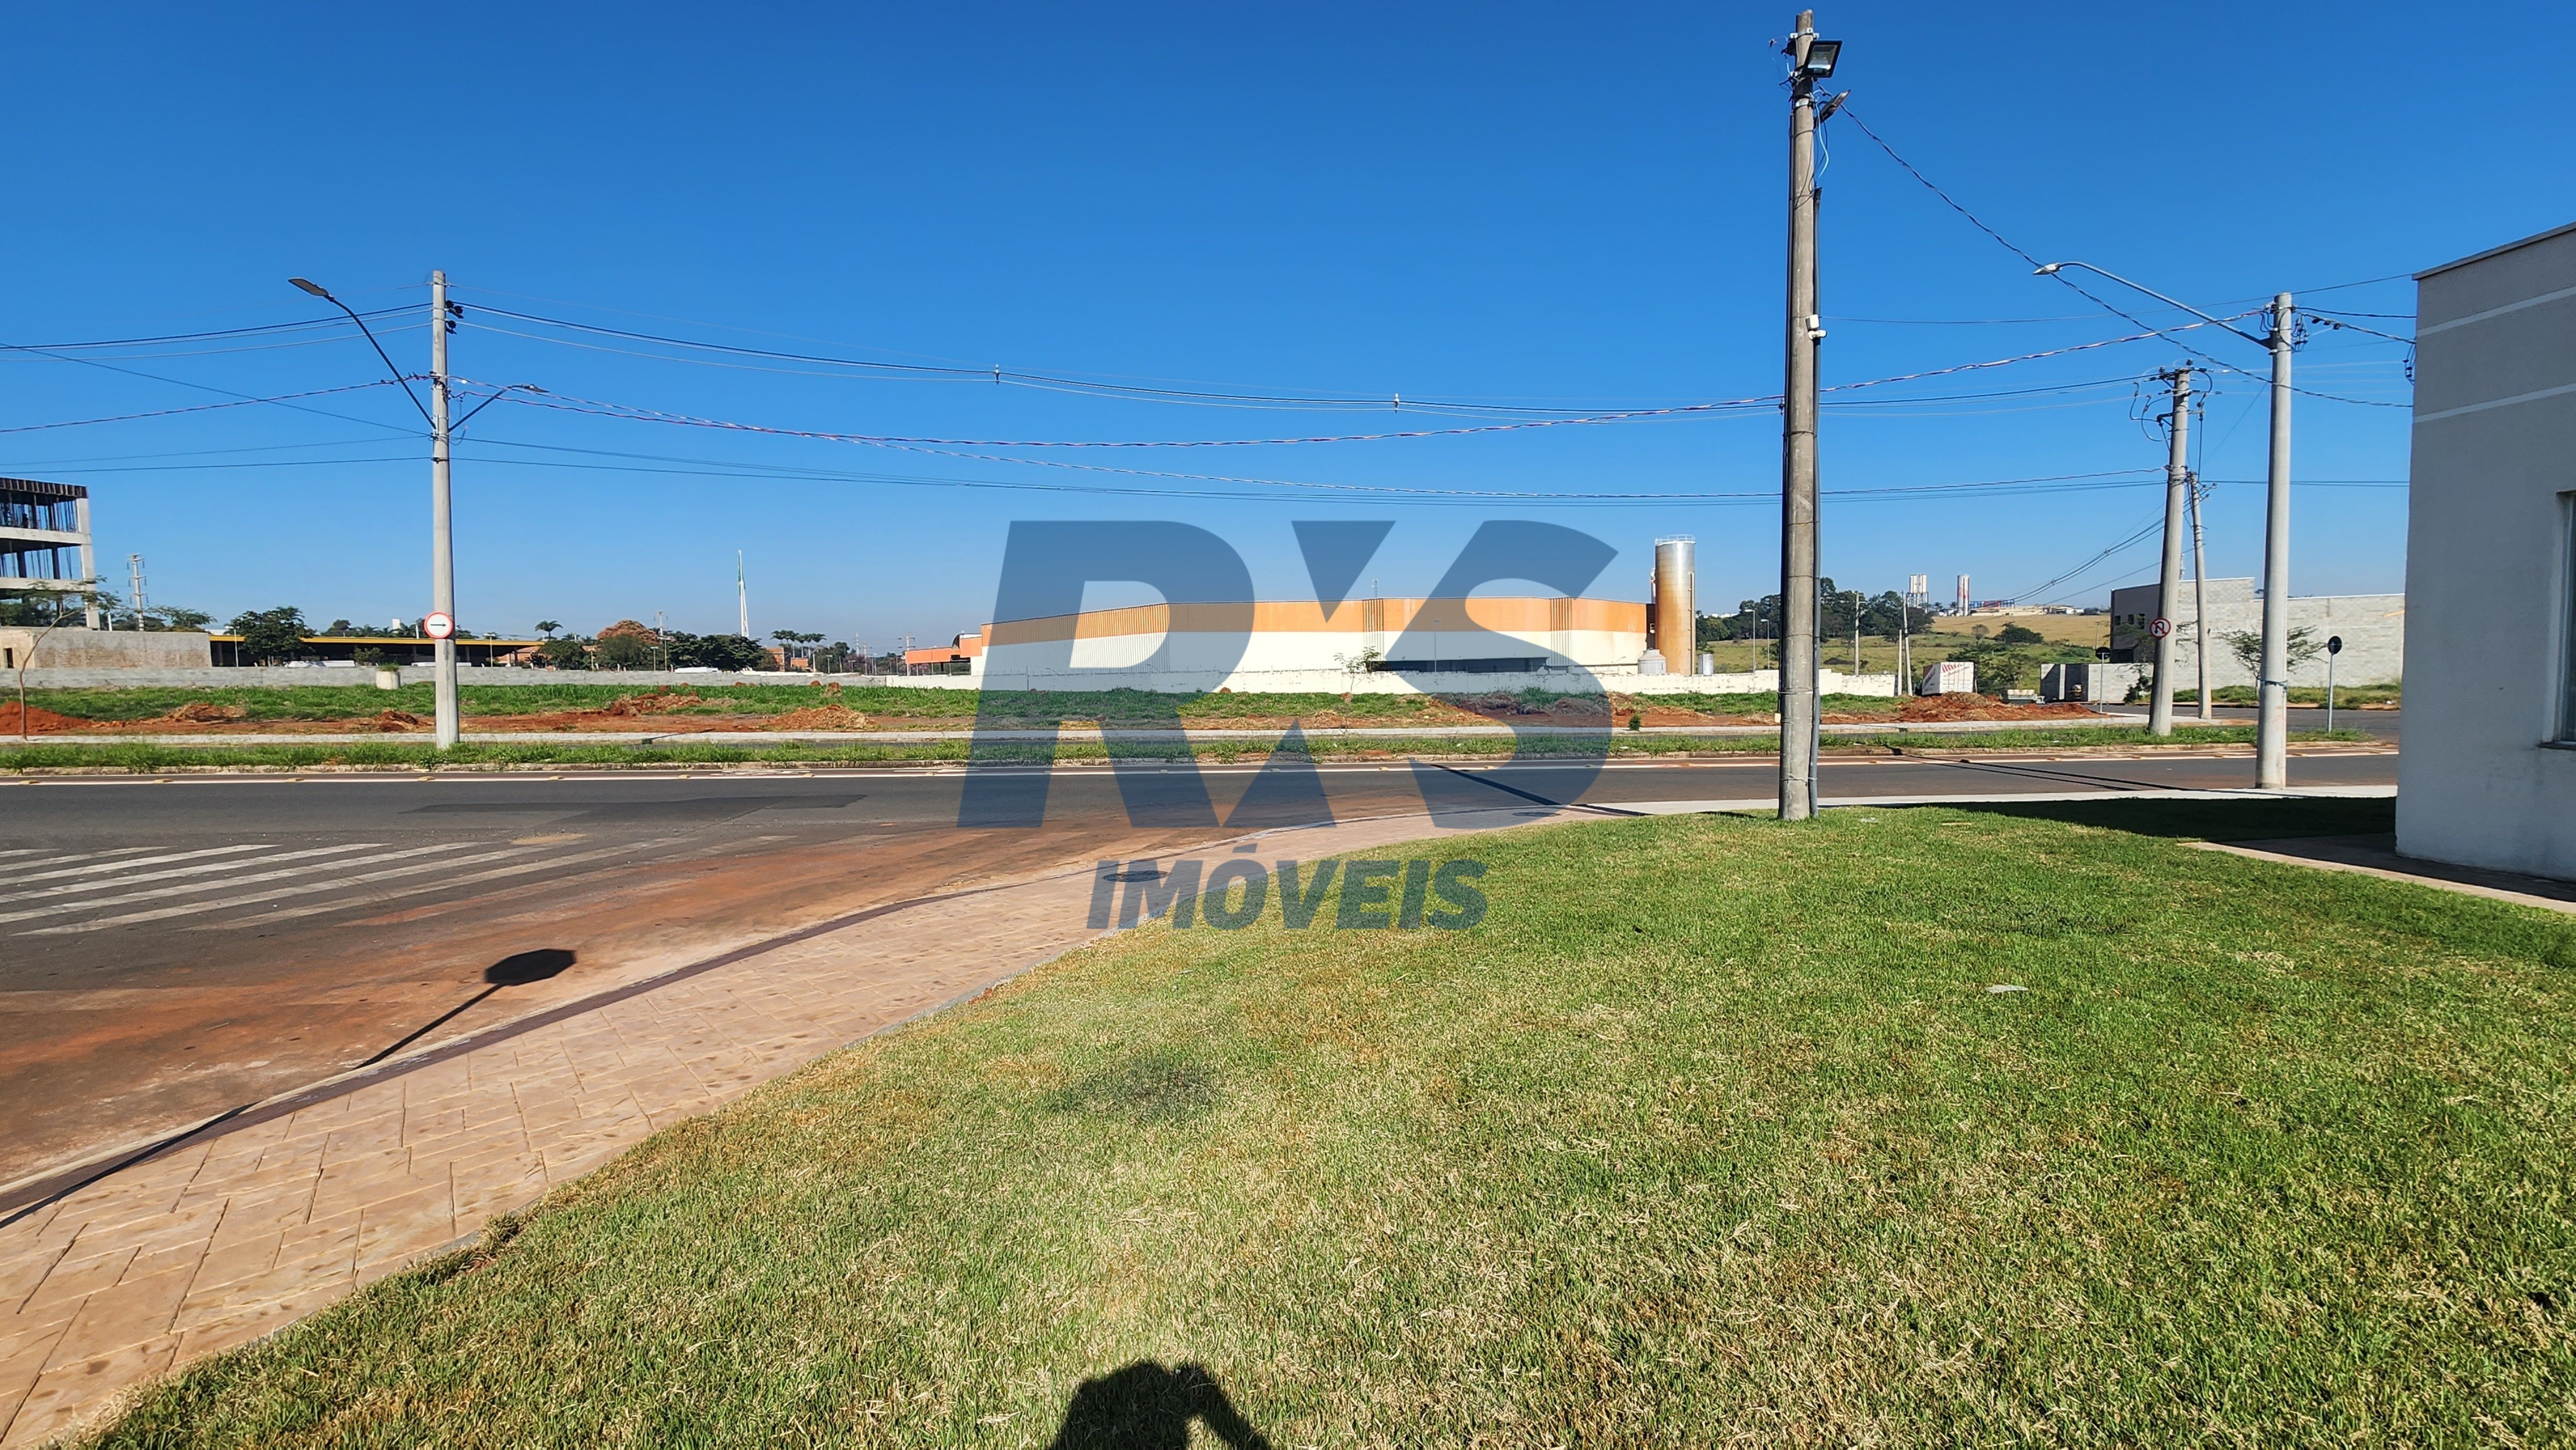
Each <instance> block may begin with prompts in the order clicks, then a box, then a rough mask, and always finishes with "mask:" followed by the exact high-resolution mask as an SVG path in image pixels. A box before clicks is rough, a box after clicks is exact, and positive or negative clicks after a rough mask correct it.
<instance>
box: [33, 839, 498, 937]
mask: <svg viewBox="0 0 2576 1450" xmlns="http://www.w3.org/2000/svg"><path fill="white" fill-rule="evenodd" d="M464 844H465V843H464V842H461V841H459V842H453V843H450V844H449V845H445V846H422V847H418V848H416V849H414V850H410V851H391V852H387V853H386V854H384V855H382V856H362V857H359V858H357V859H356V860H352V861H333V862H329V863H326V864H325V865H324V866H322V867H304V868H301V869H299V870H293V871H278V872H272V873H270V875H269V876H265V877H264V876H245V877H241V878H238V879H237V880H235V881H228V882H222V883H219V884H221V885H227V886H230V885H239V884H242V883H243V882H249V881H261V880H267V879H270V877H275V876H297V875H302V874H304V872H305V871H311V870H322V869H331V868H334V867H339V866H356V865H363V864H365V863H366V862H368V861H389V860H392V859H394V858H395V857H397V856H418V855H423V854H425V853H427V852H431V851H450V850H455V849H457V848H459V847H461V846H463V845H464ZM536 849H538V848H536V847H534V846H512V847H509V848H507V849H505V850H499V851H486V852H484V853H482V854H481V855H479V856H444V857H441V858H440V859H438V860H435V861H414V862H412V863H411V864H410V865H407V866H388V867H386V868H385V869H384V870H382V871H362V872H359V873H358V874H357V875H355V876H342V877H339V878H337V879H334V880H330V881H302V882H297V883H296V884H294V885H292V886H279V887H275V888H273V889H270V890H267V891H262V892H259V893H257V894H255V895H251V896H236V897H230V898H227V899H225V900H221V901H191V902H187V903H185V904H183V905H179V906H164V907H161V908H159V909H158V910H153V911H129V912H126V913H125V914H123V915H121V916H104V917H100V918H98V919H97V920H94V921H83V922H75V923H72V924H70V925H67V926H47V927H38V928H36V929H34V930H31V931H22V932H20V933H18V935H20V936H66V935H70V934H72V933H75V932H84V931H101V930H104V929H106V928H108V927H111V926H129V925H132V924H133V923H136V922H143V921H166V920H168V919H169V918H171V917H174V916H193V915H196V914H197V913H199V912H207V911H223V910H226V909H228V908H231V907H236V906H258V905H261V904H263V903H266V902H270V901H274V900H276V899H277V898H279V897H281V896H310V895H312V894H313V893H314V892H317V891H337V890H339V889H340V888H341V887H344V886H356V885H359V884H360V883H363V882H368V881H385V880H390V879H392V878H393V877H396V876H416V875H418V874H420V873H421V872H423V871H445V870H448V869H450V868H453V867H457V866H472V865H475V864H478V863H480V862H484V861H499V860H504V859H506V858H508V857H512V856H524V855H526V854H528V853H529V852H530V851H533V850H536ZM537 864H543V863H537ZM177 889H178V888H175V887H165V888H163V889H162V890H163V893H164V894H166V893H169V892H174V891H176V890H177ZM80 904H81V905H84V906H85V905H90V904H93V903H87V902H84V903H80ZM65 909H75V908H55V907H48V908H46V909H45V912H44V913H38V912H22V913H17V914H16V915H14V916H0V921H11V920H16V919H18V918H19V917H23V916H33V915H39V914H49V913H51V912H54V911H58V910H65Z"/></svg>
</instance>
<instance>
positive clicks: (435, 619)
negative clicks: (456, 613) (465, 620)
mask: <svg viewBox="0 0 2576 1450" xmlns="http://www.w3.org/2000/svg"><path fill="white" fill-rule="evenodd" d="M420 632H421V633H423V634H425V635H428V636H429V637H430V638H431V639H445V638H447V637H448V636H450V635H452V634H454V633H456V620H455V619H454V618H453V617H452V616H450V615H448V614H446V613H444V612H442V611H440V610H435V609H433V610H431V611H430V612H429V617H428V618H426V619H423V620H422V621H421V622H420Z"/></svg>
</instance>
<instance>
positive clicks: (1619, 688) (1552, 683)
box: [5, 665, 1896, 695]
mask: <svg viewBox="0 0 2576 1450" xmlns="http://www.w3.org/2000/svg"><path fill="white" fill-rule="evenodd" d="M1633 671H1634V667H1633V666H1632V667H1631V672H1630V673H1626V674H1620V673H1615V672H1609V671H1604V672H1602V673H1601V674H1598V675H1596V676H1595V677H1594V682H1593V683H1592V684H1589V685H1587V684H1585V683H1584V680H1583V677H1582V676H1580V675H1577V674H1575V673H1574V672H1572V671H1570V670H1558V671H1540V672H1537V673H1533V674H1525V675H1524V674H1511V675H1466V674H1438V675H1434V674H1427V673H1417V672H1413V671H1406V672H1403V673H1397V672H1395V671H1391V670H1389V671H1378V672H1374V673H1370V674H1363V675H1353V674H1347V673H1345V672H1343V671H1341V670H1276V671H1237V672H1236V673H1234V674H1231V675H1227V676H1223V677H1221V678H1220V679H1218V681H1217V687H1222V688H1225V689H1230V690H1232V691H1234V692H1235V693H1236V694H1249V693H1255V692H1259V693H1280V694H1331V695H1340V694H1354V695H1421V694H1440V695H1484V694H1490V693H1492V692H1494V691H1496V690H1503V691H1520V690H1526V689H1530V688H1532V687H1536V688H1539V689H1543V690H1551V691H1557V692H1562V693H1568V694H1571V693H1577V692H1588V691H1589V690H1592V689H1601V690H1606V691H1609V692H1611V693H1613V694H1620V695H1749V694H1772V693H1775V692H1777V691H1778V690H1779V688H1780V674H1779V671H1777V670H1753V671H1746V672H1738V673H1735V674H1722V675H1640V674H1636V673H1634V672H1633ZM431 673H432V671H431V669H430V667H429V666H427V665H406V666H404V668H403V670H402V678H403V683H405V684H420V683H422V682H424V681H427V680H428V679H429V678H430V676H431ZM456 678H457V680H458V682H459V683H461V684H467V685H478V686H479V685H629V686H633V685H672V686H698V687H703V688H707V689H722V688H724V687H725V686H727V685H733V684H747V685H825V684H841V685H849V686H878V685H884V686H893V687H896V688H901V689H916V690H980V689H982V688H984V684H985V682H984V681H983V680H982V679H979V678H977V677H975V676H972V675H819V676H818V675H813V674H808V673H807V672H805V671H803V670H794V671H785V672H782V671H777V670H742V671H737V672H733V673H724V674H683V673H681V672H679V671H676V670H516V669H503V668H500V667H497V666H483V665H462V666H459V667H458V668H457V671H456ZM15 679H16V677H15V676H14V675H12V676H10V677H9V679H8V681H6V682H5V683H14V682H15ZM1202 679H1203V677H1201V676H1194V675H1178V674H1171V675H1165V674H1151V673H1139V674H1126V673H1123V672H1122V673H1121V674H1118V675H1116V676H1104V675H1103V674H1101V673H1097V672H1095V673H1091V674H1087V675H1078V676H1066V675H1054V676H1045V677H1037V676H1031V677H1027V679H1026V680H1023V679H1022V678H1020V677H1006V678H1002V679H998V680H996V681H994V682H993V688H995V689H1004V690H1018V689H1030V688H1039V689H1049V690H1104V689H1127V690H1158V691H1166V692H1172V693H1188V692H1192V691H1196V690H1199V689H1202V688H1211V687H1207V686H1203V685H1202V683H1201V680H1202ZM375 682H376V674H375V671H373V670H361V669H296V670H290V669H282V668H275V667H245V668H241V669H233V668H229V667H223V668H218V667H214V666H208V667H205V668H200V669H60V670H49V669H45V668H43V667H41V666H38V667H35V668H31V669H29V670H28V672H27V685H28V687H29V688H30V689H38V690H47V689H51V690H74V689H83V690H85V689H112V688H118V687H124V688H143V687H147V686H148V687H158V688H182V689H184V688H206V687H216V688H227V689H239V688H243V687H246V686H255V685H267V686H278V685H341V686H351V687H355V686H372V685H374V684H375ZM1823 685H1824V692H1825V693H1826V694H1828V695H1894V694H1895V693H1896V677H1895V676H1894V675H1846V674H1843V673H1842V672H1840V671H1838V670H1826V671H1824V672H1823Z"/></svg>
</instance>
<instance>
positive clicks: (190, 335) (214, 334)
mask: <svg viewBox="0 0 2576 1450" xmlns="http://www.w3.org/2000/svg"><path fill="white" fill-rule="evenodd" d="M411 311H412V309H410V308H408V307H382V308H378V309H376V310H375V311H373V312H361V313H359V314H358V315H359V316H361V317H364V318H366V319H368V320H369V321H373V320H375V319H377V318H380V317H398V316H405V315H408V314H409V313H410V312H411ZM345 326H347V323H346V322H344V321H343V320H342V319H340V318H337V317H332V318H317V319H311V320H307V321H302V322H266V323H261V324H260V325H258V326H256V327H221V328H216V329H215V330H213V331H211V332H170V333H163V334H161V335H159V336H156V337H117V338H103V339H96V340H93V341H89V342H29V343H0V347H12V348H24V349H26V350H27V351H29V352H75V351H80V350H82V349H88V348H109V347H155V346H159V345H161V344H163V343H173V342H214V341H221V340H225V339H229V338H236V337H262V336H268V335H270V334H274V333H281V332H310V331H312V330H314V329H316V328H338V327H345Z"/></svg>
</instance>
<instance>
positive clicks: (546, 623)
mask: <svg viewBox="0 0 2576 1450" xmlns="http://www.w3.org/2000/svg"><path fill="white" fill-rule="evenodd" d="M561 628H563V624H562V623H561V622H560V621H558V620H552V619H540V620H538V621H537V634H538V637H540V638H543V639H552V638H553V637H554V632H555V631H556V630H558V629H561Z"/></svg>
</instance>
